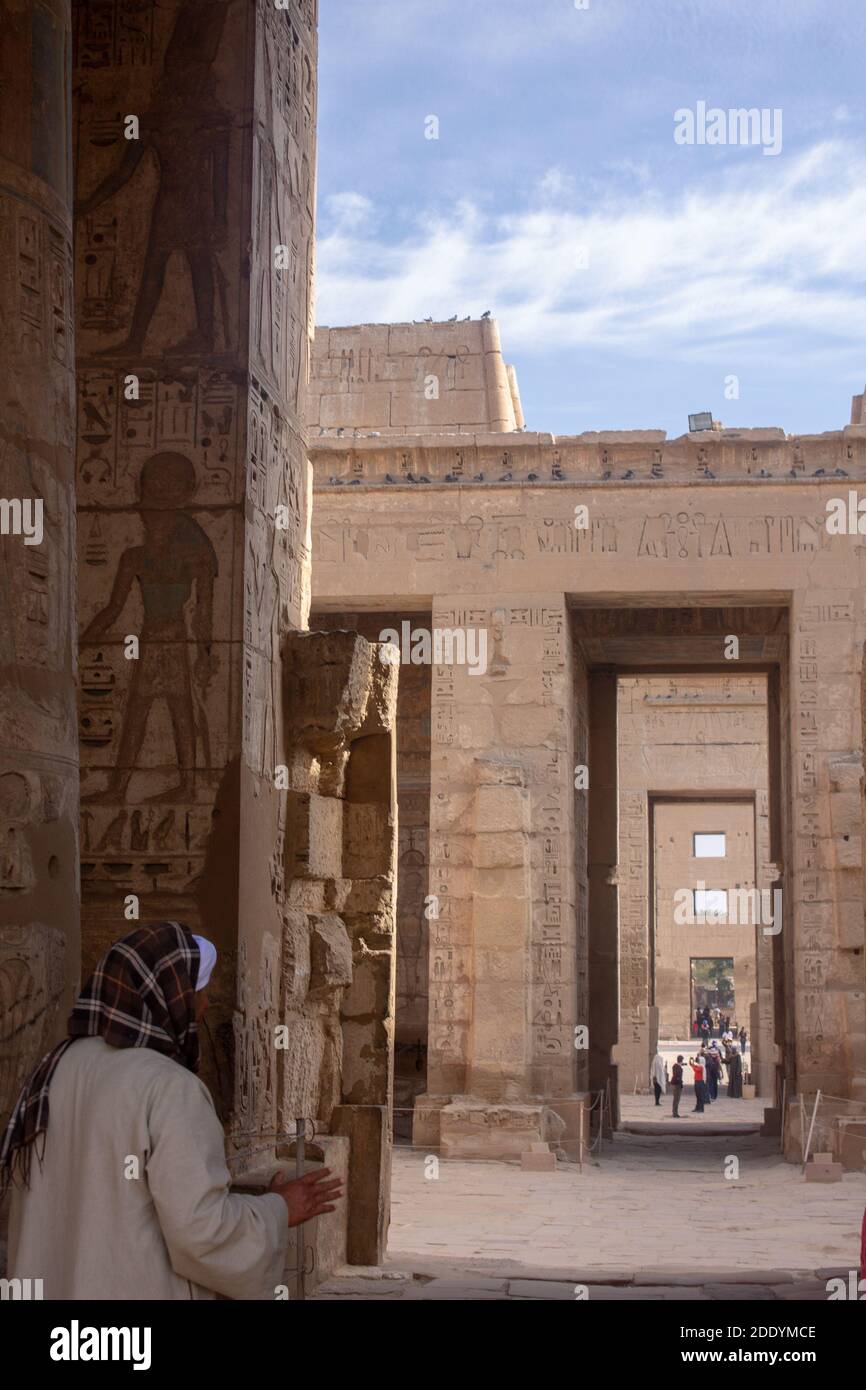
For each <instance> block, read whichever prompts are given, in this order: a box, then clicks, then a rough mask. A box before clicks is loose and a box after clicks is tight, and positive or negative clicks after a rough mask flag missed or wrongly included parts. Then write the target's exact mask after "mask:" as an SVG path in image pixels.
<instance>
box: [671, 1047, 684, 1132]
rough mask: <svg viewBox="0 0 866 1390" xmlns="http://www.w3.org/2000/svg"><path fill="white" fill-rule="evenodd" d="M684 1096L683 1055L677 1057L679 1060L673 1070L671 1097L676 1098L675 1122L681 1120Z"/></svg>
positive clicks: (674, 1106) (672, 1112) (674, 1108)
mask: <svg viewBox="0 0 866 1390" xmlns="http://www.w3.org/2000/svg"><path fill="white" fill-rule="evenodd" d="M682 1094H683V1058H682V1055H680V1056H679V1057H677V1060H676V1061H675V1062H674V1064H673V1067H672V1068H671V1095H672V1096H673V1098H674V1104H673V1109H672V1111H671V1115H672V1116H673V1118H674V1119H675V1120H678V1119H679V1118H680V1100H681V1099H682ZM683 1118H685V1116H683Z"/></svg>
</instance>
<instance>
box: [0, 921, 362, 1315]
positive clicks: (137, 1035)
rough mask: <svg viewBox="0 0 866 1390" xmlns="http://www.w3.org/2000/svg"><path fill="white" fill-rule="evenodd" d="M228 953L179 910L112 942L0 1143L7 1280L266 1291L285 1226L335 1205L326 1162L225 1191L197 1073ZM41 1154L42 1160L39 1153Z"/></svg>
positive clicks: (71, 1287) (174, 1293)
mask: <svg viewBox="0 0 866 1390" xmlns="http://www.w3.org/2000/svg"><path fill="white" fill-rule="evenodd" d="M215 962H216V950H215V949H214V947H213V945H212V943H211V942H209V941H208V940H206V938H204V937H200V936H194V935H193V934H192V932H191V931H189V929H188V928H187V927H185V926H182V925H181V924H180V923H178V922H161V923H158V924H156V925H153V926H146V927H139V928H138V929H137V930H136V931H134V932H132V933H130V935H129V936H125V937H124V938H123V939H122V940H121V941H117V942H115V944H114V945H113V946H112V947H111V948H110V949H109V950H108V952H107V953H106V955H105V956H103V958H102V960H101V961H100V962H99V964H98V965H97V967H96V969H95V971H94V973H93V975H92V976H91V978H90V979H89V980H88V982H87V984H86V985H85V986H84V988H83V990H82V991H81V994H80V995H79V996H78V999H77V1001H76V1003H75V1006H74V1008H73V1010H72V1013H71V1014H70V1016H69V1022H68V1025H67V1033H68V1036H67V1037H66V1038H65V1039H64V1040H63V1042H61V1043H59V1044H58V1045H57V1047H55V1048H54V1049H53V1051H51V1052H49V1053H48V1055H47V1056H46V1057H44V1058H43V1059H42V1061H41V1062H40V1063H39V1065H38V1066H37V1067H36V1069H35V1071H34V1072H33V1073H32V1074H31V1076H30V1077H29V1079H28V1080H27V1081H26V1082H25V1084H24V1087H23V1089H22V1091H21V1094H20V1095H19V1097H18V1101H17V1103H16V1105H15V1108H14V1110H13V1111H12V1116H11V1118H10V1120H9V1124H8V1126H7V1129H6V1132H5V1135H4V1138H3V1142H2V1145H0V1195H2V1193H3V1192H5V1190H6V1188H7V1187H9V1186H10V1185H11V1186H12V1189H13V1192H12V1212H11V1221H10V1246H9V1270H8V1273H9V1277H11V1278H30V1279H41V1280H42V1281H43V1293H44V1297H45V1298H47V1299H71V1300H78V1299H106V1300H107V1299H133V1300H137V1299H190V1298H194V1299H212V1298H216V1297H217V1296H218V1295H222V1296H223V1297H225V1298H231V1299H268V1298H273V1297H274V1296H275V1292H276V1289H277V1287H278V1286H280V1285H281V1282H282V1279H283V1267H284V1264H285V1254H286V1241H287V1232H288V1227H289V1226H296V1225H299V1224H300V1223H301V1222H302V1221H309V1220H311V1219H312V1218H313V1217H314V1216H319V1215H321V1214H322V1213H324V1212H331V1211H333V1210H334V1206H333V1205H332V1204H333V1202H334V1201H335V1200H336V1199H337V1198H338V1197H340V1196H341V1195H342V1193H341V1190H340V1184H339V1181H333V1180H331V1181H329V1178H330V1170H329V1169H323V1170H320V1171H318V1172H314V1173H310V1174H307V1175H306V1176H305V1177H303V1178H299V1179H295V1180H294V1181H292V1182H284V1181H283V1180H282V1177H281V1176H280V1175H278V1176H277V1177H276V1178H275V1179H274V1181H273V1182H272V1183H271V1190H270V1192H268V1193H265V1194H263V1195H262V1196H258V1197H256V1196H242V1195H239V1194H235V1193H232V1192H230V1191H229V1183H230V1177H229V1172H228V1169H227V1167H226V1162H225V1145H224V1137H223V1131H222V1126H221V1125H220V1122H219V1120H218V1119H217V1115H216V1112H215V1110H214V1106H213V1102H212V1100H211V1097H210V1093H209V1092H208V1090H207V1088H206V1087H205V1086H204V1084H203V1083H202V1082H201V1081H200V1080H199V1079H198V1077H197V1076H196V1075H195V1072H196V1070H197V1067H198V1055H199V1044H198V1028H197V1025H198V1021H199V1020H200V1019H201V1017H202V1015H203V1013H204V1011H205V1009H206V1008H207V1002H208V1001H207V992H206V991H207V984H208V981H209V979H210V975H211V972H212V970H213V967H214V964H215ZM34 1157H35V1158H36V1162H35V1163H34V1162H33V1159H34Z"/></svg>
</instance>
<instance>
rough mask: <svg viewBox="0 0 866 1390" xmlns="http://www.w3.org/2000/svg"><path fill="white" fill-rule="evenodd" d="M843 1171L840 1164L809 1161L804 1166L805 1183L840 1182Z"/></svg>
mask: <svg viewBox="0 0 866 1390" xmlns="http://www.w3.org/2000/svg"><path fill="white" fill-rule="evenodd" d="M843 1172H844V1169H843V1167H842V1164H841V1163H815V1162H813V1161H811V1160H810V1161H809V1162H808V1163H807V1164H806V1181H807V1182H841V1181H842V1174H843Z"/></svg>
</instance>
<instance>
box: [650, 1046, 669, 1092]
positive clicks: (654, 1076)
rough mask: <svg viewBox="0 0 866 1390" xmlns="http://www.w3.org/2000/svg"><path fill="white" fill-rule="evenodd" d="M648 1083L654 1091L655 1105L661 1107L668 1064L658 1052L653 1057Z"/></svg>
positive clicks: (665, 1087)
mask: <svg viewBox="0 0 866 1390" xmlns="http://www.w3.org/2000/svg"><path fill="white" fill-rule="evenodd" d="M650 1081H651V1082H652V1087H653V1090H654V1091H655V1097H656V1105H661V1099H662V1096H663V1095H664V1093H665V1091H666V1089H667V1084H668V1064H667V1062H666V1061H665V1059H664V1057H663V1056H662V1054H661V1053H660V1052H657V1053H656V1055H655V1057H653V1061H652V1066H651V1067H650Z"/></svg>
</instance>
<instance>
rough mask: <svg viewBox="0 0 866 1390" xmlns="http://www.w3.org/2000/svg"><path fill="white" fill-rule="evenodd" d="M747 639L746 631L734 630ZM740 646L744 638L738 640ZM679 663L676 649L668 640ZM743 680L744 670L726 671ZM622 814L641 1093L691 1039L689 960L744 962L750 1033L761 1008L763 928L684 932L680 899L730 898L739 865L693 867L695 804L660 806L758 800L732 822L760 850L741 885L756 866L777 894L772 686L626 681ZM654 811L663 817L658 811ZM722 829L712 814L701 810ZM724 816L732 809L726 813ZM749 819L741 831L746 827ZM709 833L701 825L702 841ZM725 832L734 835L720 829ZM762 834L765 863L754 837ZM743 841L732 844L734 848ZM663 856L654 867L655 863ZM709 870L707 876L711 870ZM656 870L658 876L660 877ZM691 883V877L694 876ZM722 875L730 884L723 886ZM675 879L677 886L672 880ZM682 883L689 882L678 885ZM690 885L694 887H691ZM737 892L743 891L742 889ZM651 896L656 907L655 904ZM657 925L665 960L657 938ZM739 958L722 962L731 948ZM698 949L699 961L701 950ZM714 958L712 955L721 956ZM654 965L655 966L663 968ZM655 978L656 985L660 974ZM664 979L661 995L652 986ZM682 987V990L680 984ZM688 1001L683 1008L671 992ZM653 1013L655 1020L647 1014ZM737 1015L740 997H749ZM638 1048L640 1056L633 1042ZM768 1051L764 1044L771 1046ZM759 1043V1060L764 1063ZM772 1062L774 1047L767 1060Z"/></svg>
mask: <svg viewBox="0 0 866 1390" xmlns="http://www.w3.org/2000/svg"><path fill="white" fill-rule="evenodd" d="M732 626H733V627H736V622H734V623H733V624H732ZM734 635H736V634H734ZM669 645H670V649H671V655H672V656H673V655H674V654H675V653H676V648H677V643H676V639H669ZM726 664H727V665H729V667H730V669H731V670H732V672H733V671H735V670H736V663H734V662H730V663H726ZM618 703H619V710H618V721H617V723H618V736H619V798H620V800H619V807H620V819H619V825H620V872H619V875H618V890H619V913H620V1017H621V1027H620V1051H619V1059H620V1073H621V1075H620V1083H621V1085H624V1086H625V1087H626V1089H627V1090H631V1089H632V1086H633V1084H634V1082H635V1081H637V1083H638V1085H639V1086H640V1087H641V1088H643V1087H644V1086H645V1085H646V1084H647V1083H646V1080H645V1075H648V1072H649V1063H650V1060H651V1058H652V1055H653V1053H654V1051H655V1045H656V1040H657V1038H658V1037H673V1036H678V1037H688V1036H689V1034H688V1032H682V1031H680V1032H678V1033H672V1032H671V1031H670V1029H671V1027H676V1026H677V1025H676V1024H675V1019H679V1025H678V1026H679V1028H680V1029H682V1027H683V1025H684V1024H686V1023H687V1021H688V1008H689V1004H688V956H689V955H701V954H707V955H715V954H723V955H728V954H734V955H736V956H737V957H738V960H739V966H740V968H739V972H738V988H739V986H740V985H743V986H745V990H744V994H743V999H742V1004H743V1008H742V1012H741V1014H740V1022H741V1023H743V1024H744V1025H745V1027H746V1028H747V1029H748V1030H749V1031H750V1032H751V1014H750V1008H751V1004H752V1003H753V1002H754V1001H755V999H756V952H760V953H761V955H762V957H766V955H767V951H768V947H769V943H768V942H767V940H766V938H764V937H763V936H761V935H760V934H759V933H756V932H755V930H754V928H751V929H750V928H748V927H745V928H742V927H741V928H733V927H731V928H727V929H725V930H724V931H723V930H722V929H721V928H719V929H718V930H716V931H714V932H713V934H712V942H710V945H708V946H707V948H706V950H704V945H702V944H700V942H699V943H697V944H695V942H694V940H693V938H695V936H696V935H699V936H700V938H701V941H703V938H704V936H705V935H706V934H707V932H708V931H709V928H707V927H705V926H702V927H698V926H693V927H680V928H675V927H674V925H673V901H672V895H673V891H674V890H675V889H676V888H679V887H682V886H687V885H691V886H694V880H695V878H696V877H700V878H704V879H705V880H706V882H707V886H708V887H726V886H727V879H728V878H729V877H730V875H731V873H734V870H733V869H732V867H731V864H730V863H724V864H720V865H716V866H715V877H712V881H711V874H712V865H711V861H706V865H704V862H703V861H700V860H696V861H694V863H691V862H690V845H691V840H690V838H687V837H689V836H690V831H689V825H690V823H691V822H690V817H691V818H693V817H694V815H696V814H697V810H696V803H694V802H691V803H688V804H687V805H686V806H685V807H684V808H683V807H680V806H676V807H674V806H671V805H669V804H665V803H663V802H658V801H654V802H653V798H654V797H658V796H659V795H660V794H663V795H664V796H666V797H672V796H676V794H677V793H678V792H679V793H681V794H683V795H688V796H690V797H694V795H695V793H696V792H701V791H703V792H706V793H708V794H713V793H720V792H724V791H735V792H740V793H745V794H747V795H751V796H752V797H753V800H754V809H751V808H749V809H748V810H747V811H743V810H739V811H737V810H734V809H733V808H730V807H729V808H728V811H727V812H725V814H726V815H727V816H728V818H729V820H730V819H731V818H733V819H732V820H731V824H732V825H733V824H734V823H735V822H736V825H737V827H738V829H739V830H740V831H741V832H742V830H743V826H742V824H740V822H741V821H742V817H743V815H744V814H745V815H746V818H747V819H749V818H750V822H749V823H750V824H751V825H752V827H753V829H752V831H751V832H750V835H749V845H748V847H747V848H744V850H743V855H745V860H744V859H743V855H740V856H739V857H738V860H737V863H738V869H737V872H736V873H735V874H734V878H735V881H736V882H740V881H741V879H742V871H743V864H744V863H745V862H747V861H748V858H749V854H750V855H751V870H750V876H749V883H750V884H754V883H755V873H756V868H757V874H758V878H757V883H758V886H759V888H765V889H769V887H770V884H771V879H770V877H769V875H768V870H767V868H766V866H767V864H768V862H769V858H770V853H769V851H770V839H769V764H768V749H767V738H768V727H767V697H766V679H765V678H764V677H761V676H753V677H745V676H744V677H741V678H736V676H734V675H732V676H731V677H730V678H725V677H723V676H701V675H699V674H695V675H682V676H670V677H642V676H625V677H623V678H622V679H621V680H620V682H619V694H618ZM651 802H653V805H654V809H653V805H651ZM697 804H700V805H701V807H702V811H703V812H704V813H705V814H708V815H710V818H711V819H712V814H713V805H712V803H709V804H704V803H697ZM719 809H720V810H721V809H722V808H721V807H720V808H719ZM738 817H739V819H738ZM663 825H664V826H665V827H671V829H670V831H669V832H666V833H673V834H674V835H675V836H676V835H677V834H678V835H679V837H680V839H681V840H682V848H680V849H679V851H676V850H671V849H670V847H669V848H668V850H667V853H665V854H663V853H662V848H661V843H660V839H659V837H660V836H661V835H662V833H663ZM700 828H701V827H700V826H699V825H698V824H697V822H695V824H694V826H693V829H700ZM719 828H720V829H721V828H723V826H722V825H721V823H720V825H719ZM755 833H756V834H757V859H756V855H755V844H754V842H753V836H754V834H755ZM733 843H734V841H732V844H733ZM651 854H652V858H651V857H650V855H651ZM705 867H706V872H702V870H703V869H704V868H705ZM654 869H655V872H654ZM686 871H687V872H686ZM720 873H721V875H722V877H723V878H724V880H725V881H724V882H722V881H721V880H720V878H719V875H720ZM670 875H673V877H671V876H670ZM677 875H679V877H677ZM684 875H686V876H684ZM732 881H733V880H732ZM651 895H653V896H652V900H651ZM653 919H654V921H655V941H654V945H655V951H654V952H653V939H652V936H651V931H650V924H651V922H652V921H653ZM729 935H731V936H732V939H731V941H730V942H729V945H730V947H731V949H725V950H722V946H724V944H725V940H727V938H728V936H729ZM693 945H694V949H692V946H693ZM710 946H712V949H710ZM716 947H718V950H717V949H716ZM653 955H654V958H653ZM654 972H655V973H654ZM763 977H764V978H763V988H764V994H763V995H762V1008H763V1014H762V1019H763V1029H764V1031H765V1032H766V1033H767V1037H769V1036H770V1035H772V1026H771V1019H772V1010H773V1003H772V970H771V968H770V967H769V964H768V963H767V962H765V968H764V971H763ZM653 979H654V984H653ZM677 979H678V980H679V984H678V985H677V983H676V981H677ZM669 989H672V990H674V991H677V990H678V994H677V996H676V997H677V998H678V999H679V1001H680V1002H679V1008H678V1009H676V1007H675V1005H674V1002H673V998H672V996H671V994H670V993H667V990H669ZM648 1002H651V1003H652V1005H653V1007H654V1009H655V1011H656V1012H655V1013H654V1014H653V1015H652V1016H651V1017H650V1015H648V1014H647V1013H646V1009H647V1004H648ZM737 1004H738V1009H739V1007H740V997H739V994H738V1000H737ZM629 1036H631V1037H632V1038H633V1039H634V1042H635V1046H634V1047H633V1048H629V1045H628V1041H627V1039H628V1037H629ZM766 1043H767V1039H766V1038H765V1044H766ZM759 1050H760V1049H759V1048H758V1046H757V1043H756V1048H755V1052H756V1054H757V1053H758V1052H759ZM764 1051H765V1053H766V1052H767V1046H765V1048H764ZM764 1087H765V1089H764V1090H763V1091H762V1093H763V1094H768V1095H769V1096H772V1094H773V1084H772V1071H769V1072H768V1073H767V1074H766V1075H765V1077H764Z"/></svg>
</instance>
